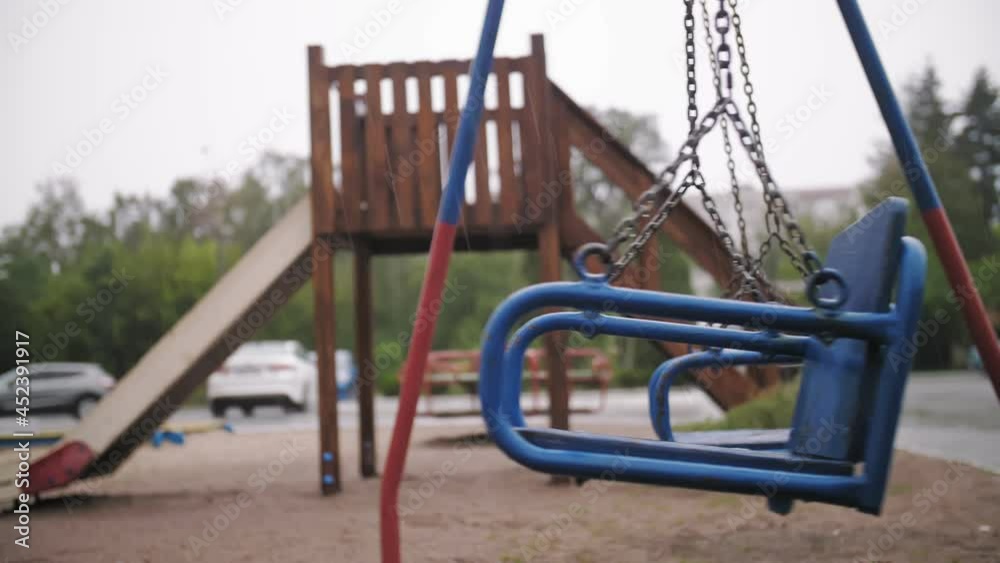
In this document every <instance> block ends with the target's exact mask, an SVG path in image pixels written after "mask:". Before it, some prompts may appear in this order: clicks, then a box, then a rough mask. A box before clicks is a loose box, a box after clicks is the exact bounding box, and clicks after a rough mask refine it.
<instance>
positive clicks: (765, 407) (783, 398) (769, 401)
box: [677, 379, 799, 432]
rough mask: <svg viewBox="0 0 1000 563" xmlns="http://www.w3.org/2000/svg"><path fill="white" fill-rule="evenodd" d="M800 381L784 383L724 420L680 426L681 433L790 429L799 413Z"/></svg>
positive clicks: (729, 414)
mask: <svg viewBox="0 0 1000 563" xmlns="http://www.w3.org/2000/svg"><path fill="white" fill-rule="evenodd" d="M798 394H799V381H798V379H796V380H795V381H790V382H787V383H782V384H781V385H779V386H778V387H777V388H775V389H772V390H769V391H768V392H766V393H764V394H762V395H760V396H759V397H757V398H755V399H754V400H752V401H750V402H748V403H744V404H742V405H740V406H738V407H736V408H734V409H732V410H730V411H728V412H726V416H725V417H724V418H723V419H721V420H712V421H707V422H696V423H693V424H685V425H682V426H678V428H677V430H678V431H682V432H685V431H700V430H736V429H739V428H788V427H789V426H791V424H792V415H793V414H794V413H795V399H796V397H798Z"/></svg>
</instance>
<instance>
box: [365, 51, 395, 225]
mask: <svg viewBox="0 0 1000 563" xmlns="http://www.w3.org/2000/svg"><path fill="white" fill-rule="evenodd" d="M382 71H383V67H382V66H381V65H366V66H365V79H366V81H367V85H366V88H367V90H366V91H365V105H366V108H367V112H368V113H367V114H366V116H365V159H366V162H367V164H368V173H367V174H366V175H365V176H366V180H367V184H368V185H367V186H366V187H367V188H368V200H367V202H366V203H367V206H366V207H367V214H368V228H369V229H373V230H379V229H385V228H388V227H390V226H391V222H390V219H389V218H390V217H391V215H390V210H391V209H390V206H391V205H393V203H392V201H391V198H390V196H389V186H388V181H387V180H388V176H389V174H388V171H389V169H388V165H389V162H388V159H387V158H386V152H387V151H386V148H387V145H386V138H385V119H383V116H382Z"/></svg>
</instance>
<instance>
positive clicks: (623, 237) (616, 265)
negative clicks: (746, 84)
mask: <svg viewBox="0 0 1000 563" xmlns="http://www.w3.org/2000/svg"><path fill="white" fill-rule="evenodd" d="M725 105H726V101H725V100H719V101H718V102H717V103H716V104H715V107H713V108H712V109H711V110H710V111H709V112H708V113H706V114H705V115H704V116H702V118H701V121H700V123H699V124H698V127H697V129H695V130H694V131H693V132H692V133H691V134H690V135H689V136H688V138H687V139H686V140H685V141H684V144H683V145H682V146H681V148H680V151H679V152H678V154H677V157H676V158H675V159H674V160H673V162H671V163H670V164H668V165H667V166H666V167H665V168H664V169H663V171H662V172H660V174H659V175H658V176H657V177H656V179H655V181H654V182H653V185H652V186H650V187H649V188H648V189H647V190H646V191H644V192H643V193H642V195H640V196H639V198H638V199H636V201H635V204H634V205H633V210H634V213H633V215H632V216H631V217H626V218H625V219H623V220H622V221H621V222H620V223H618V225H617V226H616V227H615V229H614V232H613V233H612V235H611V237H610V238H609V239H608V240H607V242H606V246H607V251H608V252H609V253H611V254H613V253H614V252H615V250H617V248H618V247H619V246H621V244H622V243H623V242H626V241H628V240H630V239H634V240H632V242H631V243H630V244H629V246H628V248H627V249H626V250H625V252H623V253H622V255H621V256H620V257H619V258H618V259H617V260H615V261H614V262H613V263H612V264H611V265H610V266H609V268H608V279H609V281H614V280H615V279H617V278H618V276H620V275H621V273H622V272H623V271H624V270H625V267H626V266H628V265H629V264H630V263H632V261H633V260H635V258H636V257H637V256H638V255H639V253H640V252H642V250H643V248H645V246H646V244H648V243H649V240H650V239H652V238H653V236H654V235H655V234H656V232H657V231H658V230H659V228H660V227H661V226H662V225H663V223H664V222H666V220H667V218H668V217H669V216H670V213H671V212H672V211H673V210H674V208H676V207H677V206H678V205H680V203H681V198H682V197H683V196H684V194H685V193H686V192H687V190H688V188H690V187H692V186H693V185H695V184H696V183H697V184H698V185H700V186H701V187H698V188H696V189H699V190H700V191H702V193H706V192H704V182H703V181H701V182H696V181H695V178H696V177H700V173H699V172H697V170H696V169H693V170H692V171H691V172H690V173H688V174H687V175H686V176H685V177H684V180H683V181H682V182H681V184H680V186H678V187H677V189H676V190H674V191H670V186H671V185H672V184H673V182H674V180H675V179H676V178H677V171H678V170H679V169H680V167H681V166H682V165H683V164H684V163H686V162H689V161H694V159H696V158H697V152H698V145H699V144H700V143H701V141H702V139H703V138H705V136H706V135H708V134H709V133H710V132H711V131H712V129H714V128H715V124H716V123H717V122H718V119H719V117H720V116H721V115H723V114H724V112H725ZM713 203H714V202H713ZM646 217H649V218H650V219H649V221H647V222H646V224H645V225H643V226H642V228H641V229H640V228H639V224H638V223H639V221H638V219H639V218H646ZM715 217H717V220H718V223H717V226H718V225H722V229H723V230H725V224H724V223H723V222H722V217H721V216H720V215H719V214H718V211H717V210H716V213H715ZM713 220H714V219H713ZM726 241H729V243H730V244H731V243H732V237H729V236H728V234H727V235H726V236H724V237H723V243H724V244H726Z"/></svg>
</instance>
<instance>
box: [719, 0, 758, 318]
mask: <svg viewBox="0 0 1000 563" xmlns="http://www.w3.org/2000/svg"><path fill="white" fill-rule="evenodd" d="M701 16H702V17H701V21H702V25H703V26H704V28H705V45H706V46H707V47H708V59H709V63H710V64H711V67H712V81H713V83H714V85H715V92H716V95H717V96H720V97H721V96H722V78H721V76H720V72H719V62H718V59H717V58H716V56H715V40H714V39H713V38H712V29H711V25H710V23H709V16H708V3H707V2H706V0H701ZM719 126H720V128H721V129H722V143H723V144H722V146H723V151H724V152H725V154H726V168H727V170H728V172H729V189H730V193H731V194H732V196H733V208H734V209H735V211H736V226H737V228H738V229H739V234H740V259H741V263H740V267H739V268H738V269H734V271H733V276H732V278H731V279H730V281H729V287H728V289H727V291H726V296H727V297H730V298H732V299H740V298H742V297H743V296H744V295H747V294H749V295H751V296H752V297H753V299H754V300H755V301H766V300H767V299H769V298H770V296H773V295H774V294H775V292H774V290H773V288H772V287H771V285H770V283H769V282H768V281H767V279H766V278H765V277H763V276H754V275H752V274H751V275H747V273H748V272H752V271H753V266H754V261H753V256H752V255H751V254H750V240H749V237H748V235H747V222H746V219H745V218H744V216H743V199H742V196H741V194H740V185H739V180H738V179H737V177H736V161H735V159H734V158H733V144H732V142H730V139H729V123H728V120H727V119H726V118H725V117H723V118H722V119H721V120H720V123H719ZM765 296H766V297H765Z"/></svg>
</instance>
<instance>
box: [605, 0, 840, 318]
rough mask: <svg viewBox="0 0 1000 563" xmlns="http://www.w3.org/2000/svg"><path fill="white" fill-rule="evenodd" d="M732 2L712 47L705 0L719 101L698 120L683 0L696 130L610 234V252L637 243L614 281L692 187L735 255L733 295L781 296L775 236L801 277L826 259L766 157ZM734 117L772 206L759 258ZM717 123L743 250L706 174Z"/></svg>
mask: <svg viewBox="0 0 1000 563" xmlns="http://www.w3.org/2000/svg"><path fill="white" fill-rule="evenodd" d="M728 3H729V5H728V7H727V0H719V4H718V5H719V8H718V11H717V12H716V14H715V18H714V27H715V31H716V33H717V34H718V35H719V45H718V47H717V48H715V49H712V46H713V41H712V34H711V31H710V29H709V22H708V8H707V0H701V5H702V15H703V22H704V26H705V31H706V41H707V43H708V46H709V57H710V59H711V61H712V67H713V82H714V85H715V90H716V96H717V101H716V103H715V105H714V106H713V107H712V109H711V110H710V111H709V112H708V113H706V114H705V115H704V116H703V117H702V118H701V120H700V122H698V106H697V99H696V97H697V96H696V94H697V81H696V80H695V60H696V59H695V45H694V36H695V33H694V27H695V24H694V16H693V0H685V7H686V10H685V18H684V28H685V39H686V42H685V50H686V59H687V60H686V63H687V79H688V81H687V82H688V83H687V93H688V110H687V116H688V121H689V123H690V124H691V128H690V129H691V130H690V134H689V136H688V138H687V139H686V140H685V142H684V144H683V145H682V146H681V148H680V151H679V153H678V155H677V157H676V158H675V159H674V161H673V162H671V163H670V164H669V165H668V166H666V167H665V168H664V169H663V171H661V172H660V174H659V175H658V176H657V177H656V179H655V180H654V182H653V185H652V186H650V187H649V188H648V189H647V190H646V191H645V192H643V193H642V195H641V196H640V197H639V198H638V199H637V200H636V201H635V203H634V204H633V211H634V213H633V214H632V216H631V217H626V218H625V219H623V220H622V221H621V222H620V223H618V225H617V226H616V227H615V229H614V231H613V232H612V234H611V236H610V238H608V240H607V242H606V244H605V246H606V252H607V254H608V256H613V255H614V252H615V251H616V250H617V249H618V247H619V246H621V245H622V244H623V243H624V242H626V241H629V240H631V243H630V244H629V245H628V247H627V248H626V249H625V251H624V252H623V253H622V255H621V256H620V257H619V258H618V259H617V260H612V261H611V263H610V264H609V266H608V280H609V281H614V280H615V279H616V278H618V277H619V276H620V275H621V274H622V272H623V271H624V270H625V268H626V267H627V266H628V265H629V264H630V263H631V262H632V261H633V260H635V258H636V257H637V256H638V255H639V254H640V253H641V252H642V250H643V249H644V248H645V246H646V245H647V244H648V243H649V241H650V239H652V237H653V236H654V235H655V234H656V232H657V231H658V230H659V229H660V227H661V226H662V225H663V223H664V222H666V220H667V218H668V217H669V215H670V213H671V212H672V211H673V209H674V208H676V207H677V206H678V205H679V204H680V203H681V199H682V197H683V196H684V194H685V193H687V191H688V190H689V189H690V188H692V187H694V188H695V189H696V190H698V191H699V192H701V194H702V205H703V207H704V209H705V211H706V212H707V213H708V215H709V217H710V218H711V220H712V222H713V223H714V225H715V229H716V233H717V235H718V236H719V238H720V241H721V243H722V245H723V247H724V249H725V251H726V253H727V254H728V257H729V259H730V261H731V263H732V266H733V278H732V279H731V281H730V284H729V291H728V293H730V295H731V296H735V297H737V298H738V297H740V296H742V295H743V294H745V293H750V294H752V295H753V298H754V299H755V300H758V301H762V300H765V299H771V298H773V297H774V296H775V292H774V290H773V288H772V287H771V285H770V283H769V282H767V278H766V276H764V273H763V261H764V258H765V257H766V256H767V254H768V252H769V251H770V249H771V247H772V244H774V243H775V242H776V243H777V246H778V247H779V248H780V249H781V250H782V251H783V252H784V253H785V254H786V255H787V256H788V258H789V260H790V261H791V263H792V265H793V266H794V267H795V268H796V269H797V270H798V271H799V272H800V273H801V274H802V276H803V277H811V276H813V275H815V274H816V273H817V272H819V271H820V270H821V269H822V263H821V262H820V260H819V258H818V257H817V255H816V254H815V252H813V251H812V250H811V248H810V247H809V245H808V243H807V242H806V239H805V234H804V233H803V232H802V229H801V228H800V227H799V224H798V222H797V221H796V220H795V218H794V216H793V215H792V212H791V210H790V208H789V207H788V204H787V201H786V200H785V198H784V197H783V196H782V194H781V192H780V190H779V189H778V186H777V185H776V184H775V182H774V180H773V177H772V175H771V172H770V169H769V167H768V165H767V162H766V160H765V157H764V150H763V143H762V142H761V136H760V124H759V121H758V118H757V105H756V102H755V101H754V98H753V93H754V87H753V83H752V82H751V81H750V65H749V62H748V59H747V54H746V44H745V41H744V37H743V31H742V25H741V24H742V20H741V18H740V16H739V14H738V13H737V12H736V0H728ZM729 9H731V10H732V15H730V12H729ZM731 29H733V30H734V34H735V36H736V45H737V54H738V55H739V57H740V73H741V74H742V77H743V80H744V86H743V92H744V94H746V96H747V99H748V104H747V112H748V114H749V116H750V126H749V127H748V126H747V124H746V122H745V121H744V120H743V118H742V116H741V115H740V112H739V108H738V107H737V105H736V103H735V102H734V101H733V99H732V93H733V92H732V89H733V73H732V68H731V67H732V48H731V47H730V46H729V43H728V41H727V35H728V33H729V31H730V30H731ZM729 122H731V123H732V126H733V130H734V132H735V133H736V135H737V138H738V139H739V141H740V144H742V145H743V148H744V150H745V151H746V153H747V157H748V158H749V160H750V161H751V163H752V164H753V166H754V168H755V171H756V173H757V176H758V179H759V180H760V182H761V184H762V186H763V198H764V201H765V204H766V210H767V211H766V215H765V227H766V230H767V237H766V238H765V239H764V240H763V242H762V243H761V245H760V248H759V251H758V255H757V257H756V258H754V257H752V256H751V255H750V253H749V243H748V240H747V234H746V221H745V220H744V218H743V202H742V199H741V198H740V194H739V183H738V180H737V179H736V174H735V172H736V165H735V162H734V161H733V158H732V145H731V143H730V141H729V128H728V123H729ZM696 123H697V126H696ZM717 124H719V125H720V126H721V128H722V130H723V135H724V139H725V148H726V156H727V168H728V169H729V172H730V184H731V190H732V193H733V197H734V204H735V206H736V211H737V223H738V225H739V227H740V232H741V244H742V248H743V252H742V253H741V252H739V251H738V250H737V247H736V244H735V242H734V241H733V238H732V236H731V235H730V234H729V233H728V231H727V229H726V226H725V222H724V221H723V219H722V216H721V214H720V213H719V211H718V206H717V205H716V203H715V200H714V199H712V198H711V196H710V195H709V194H708V192H707V190H706V188H705V179H704V176H703V175H702V174H701V172H700V159H699V156H698V146H699V144H700V143H701V141H702V139H703V138H704V137H705V136H706V135H708V133H710V132H711V131H712V129H714V127H715V125H717ZM686 162H690V168H691V169H690V171H689V172H688V173H687V174H686V175H685V176H684V178H683V180H682V181H681V183H680V185H679V186H678V187H677V189H676V190H673V191H671V190H670V188H671V186H672V185H673V182H674V180H676V179H677V174H678V171H679V169H680V167H681V166H682V165H683V164H684V163H686ZM644 219H645V220H646V222H645V224H642V225H641V226H640V221H642V220H644ZM782 230H785V231H787V232H788V234H789V236H790V237H791V239H792V240H791V241H789V240H788V239H787V238H785V237H784V236H783V234H782ZM793 242H794V244H795V245H796V246H798V248H797V249H796V248H793V246H792V244H793Z"/></svg>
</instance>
